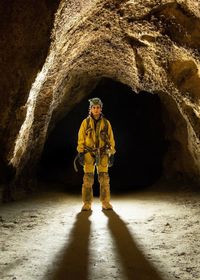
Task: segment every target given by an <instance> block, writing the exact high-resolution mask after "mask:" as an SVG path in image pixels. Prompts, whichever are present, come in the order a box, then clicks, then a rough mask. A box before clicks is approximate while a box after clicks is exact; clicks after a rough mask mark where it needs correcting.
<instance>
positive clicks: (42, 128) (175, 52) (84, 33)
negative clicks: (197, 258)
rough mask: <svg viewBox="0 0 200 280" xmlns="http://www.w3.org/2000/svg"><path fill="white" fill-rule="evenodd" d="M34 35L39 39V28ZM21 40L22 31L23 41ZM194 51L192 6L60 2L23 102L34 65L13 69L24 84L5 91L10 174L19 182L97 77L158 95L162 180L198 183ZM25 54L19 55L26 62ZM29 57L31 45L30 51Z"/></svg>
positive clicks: (199, 90)
mask: <svg viewBox="0 0 200 280" xmlns="http://www.w3.org/2000/svg"><path fill="white" fill-rule="evenodd" d="M47 2H48V1H47ZM49 2H51V1H49ZM25 8H27V10H28V9H30V7H29V6H28V7H25ZM52 10H53V9H51V11H52ZM30 11H31V9H30ZM21 16H22V15H21ZM14 20H15V19H14ZM47 23H48V20H47V21H46V24H47ZM36 31H37V32H38V33H39V34H40V32H41V31H40V29H39V27H38V30H36ZM37 32H36V34H37ZM27 34H29V32H28V30H25V31H24V36H25V35H26V36H28V35H27ZM31 40H32V38H30V42H32V41H31ZM34 40H35V41H37V39H36V35H35V36H34ZM46 44H47V42H46ZM21 47H22V49H23V50H26V49H27V48H28V47H29V46H27V45H26V44H25V43H24V44H23V46H21ZM44 49H45V48H44ZM199 49H200V4H199V1H197V0H193V1H192V0H188V1H187V2H186V1H182V0H179V1H176V2H175V1H174V2H173V1H167V0H162V1H148V0H145V1H139V0H134V1H131V0H129V1H125V0H123V1H122V0H121V1H120V0H116V1H114V0H104V1H95V0H82V1H81V0H79V1H78V0H75V1H61V3H60V6H59V7H58V10H57V13H56V16H55V23H54V29H53V31H52V42H51V45H50V49H49V52H48V56H47V59H46V61H45V63H44V65H43V68H42V70H41V72H40V73H39V74H38V76H37V78H36V80H35V82H34V83H33V84H32V88H31V90H30V93H29V98H28V101H27V103H26V97H27V94H28V91H29V89H30V85H31V83H32V82H33V78H34V77H35V73H36V72H37V71H38V70H39V68H40V66H41V62H42V59H41V58H40V59H39V60H38V62H37V63H36V61H34V62H35V66H34V71H33V68H31V67H28V68H24V67H25V66H24V64H22V65H20V67H19V69H18V73H21V72H22V76H23V79H24V81H25V84H20V85H18V90H17V91H16V90H15V91H13V87H12V88H11V87H10V88H8V92H9V93H10V99H11V100H12V104H9V106H8V104H7V103H6V102H5V110H4V112H5V114H4V115H3V120H1V121H2V126H6V124H7V123H8V119H10V118H11V116H12V119H15V120H16V123H17V125H16V124H11V125H10V126H9V129H8V131H9V140H8V144H7V145H6V149H7V151H8V152H9V153H8V156H7V161H10V163H11V164H12V165H13V166H14V167H15V169H16V171H17V176H19V177H20V176H21V177H23V176H25V177H26V176H27V172H30V170H34V167H35V164H37V161H38V160H39V158H40V155H41V152H42V149H43V145H44V143H45V140H46V136H47V134H48V132H49V131H50V130H51V129H52V128H53V127H54V125H55V124H56V123H57V122H58V121H59V120H60V119H61V118H62V117H63V116H65V115H66V114H67V113H68V112H69V111H70V110H71V109H72V108H73V106H75V105H76V104H77V103H79V102H80V101H81V100H82V98H83V97H84V96H86V95H88V94H89V93H90V92H91V91H92V89H93V88H94V87H95V85H97V83H98V82H99V81H100V80H101V79H102V77H108V78H111V79H113V80H116V81H119V82H121V83H124V84H126V85H128V86H130V87H131V88H132V90H133V94H134V93H140V92H141V91H148V92H151V93H152V94H154V93H156V94H158V95H159V97H160V99H161V101H162V103H163V105H164V107H165V110H166V112H167V113H166V118H165V119H164V120H165V125H166V138H167V139H168V141H169V142H170V146H169V150H168V153H167V155H166V158H165V160H164V166H165V168H164V176H172V177H173V176H176V174H183V175H184V174H185V175H187V176H189V177H193V178H198V177H199V175H200V144H199V139H200V120H199V118H200V102H199V100H200V72H199V66H200V62H199V59H200V55H199ZM45 50H46V49H45ZM29 51H30V50H29ZM29 51H28V52H26V54H27V55H30V56H31V55H32V51H30V52H29ZM37 51H38V52H39V51H40V45H39V44H36V46H35V52H36V53H37ZM39 53H40V52H39ZM40 55H41V53H40ZM43 56H44V54H43ZM19 61H20V59H19ZM39 62H40V63H39ZM10 63H12V62H11V61H10ZM22 63H23V60H22ZM22 70H23V71H22ZM20 71H21V72H20ZM15 82H16V79H13V83H14V85H15ZM21 92H23V94H21V95H20V93H21ZM13 100H15V102H14V101H13ZM11 112H12V114H11ZM13 112H15V115H14V116H13ZM164 115H165V112H164ZM15 127H16V129H15ZM20 127H21V128H20ZM13 129H14V133H11V131H13ZM5 131H7V130H6V129H5ZM16 132H17V133H16ZM22 174H24V175H22ZM25 174H26V175H25ZM31 174H32V173H31ZM25 177H24V178H25Z"/></svg>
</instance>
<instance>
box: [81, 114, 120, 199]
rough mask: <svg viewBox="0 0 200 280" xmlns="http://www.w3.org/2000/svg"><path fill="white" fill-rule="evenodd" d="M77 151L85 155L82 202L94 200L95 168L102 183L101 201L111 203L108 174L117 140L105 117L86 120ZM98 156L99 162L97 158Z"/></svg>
mask: <svg viewBox="0 0 200 280" xmlns="http://www.w3.org/2000/svg"><path fill="white" fill-rule="evenodd" d="M88 118H89V119H88ZM77 151H78V152H79V153H85V154H84V166H83V170H84V177H83V185H82V200H83V202H84V203H88V204H91V203H92V199H93V190H92V186H93V183H94V172H95V166H96V168H97V173H98V180H99V183H100V200H101V202H102V203H104V204H105V203H109V201H110V178H109V174H108V159H109V156H110V155H111V154H114V153H115V152H116V151H115V140H114V136H113V131H112V127H111V124H110V122H109V121H108V120H107V119H105V118H104V117H103V116H101V117H100V119H99V120H98V121H96V120H94V119H93V118H92V117H91V116H88V117H87V118H85V119H84V120H83V121H82V123H81V126H80V129H79V132H78V145H77ZM97 155H98V162H96V159H95V156H97Z"/></svg>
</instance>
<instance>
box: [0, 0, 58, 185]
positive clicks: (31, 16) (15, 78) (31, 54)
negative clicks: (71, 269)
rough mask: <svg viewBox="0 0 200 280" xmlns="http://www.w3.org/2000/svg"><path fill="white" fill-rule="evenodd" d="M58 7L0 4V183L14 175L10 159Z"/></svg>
mask: <svg viewBox="0 0 200 280" xmlns="http://www.w3.org/2000/svg"><path fill="white" fill-rule="evenodd" d="M58 4H59V1H58V0H56V1H52V0H47V1H46V0H40V1H39V0H36V1H30V0H12V1H11V0H6V1H5V0H2V1H1V2H0V37H1V40H0V72H1V77H0V85H1V86H0V88H1V110H0V145H1V147H3V148H1V151H0V184H1V183H5V182H6V181H8V180H9V178H11V177H13V175H14V174H15V170H13V168H12V166H8V162H9V158H10V156H11V154H12V151H13V148H14V145H15V139H16V137H17V135H18V132H19V130H20V127H21V125H22V123H23V122H24V119H25V116H26V109H27V106H26V102H27V98H28V95H29V91H30V89H31V86H32V83H33V82H34V80H35V77H36V75H37V72H38V71H40V70H41V68H42V66H43V64H44V62H45V58H46V56H47V53H48V49H49V45H50V42H51V40H50V36H51V30H52V26H53V22H54V14H55V11H56V10H57V7H58Z"/></svg>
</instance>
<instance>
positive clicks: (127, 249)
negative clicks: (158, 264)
mask: <svg viewBox="0 0 200 280" xmlns="http://www.w3.org/2000/svg"><path fill="white" fill-rule="evenodd" d="M102 212H103V213H104V214H105V215H106V216H107V217H108V227H109V230H110V231H111V234H112V237H113V239H114V241H115V243H116V247H117V250H118V252H119V256H120V257H121V262H122V266H123V268H124V273H125V274H126V276H127V279H130V280H133V279H134V280H162V278H161V276H160V275H159V274H158V272H157V271H156V269H155V268H154V267H153V266H152V265H151V264H150V262H149V261H148V260H147V259H146V258H145V256H144V255H143V254H142V252H141V251H140V250H139V248H138V247H137V245H136V243H135V242H134V240H133V237H132V236H131V234H130V232H129V230H128V228H127V227H126V224H125V223H124V222H123V220H122V219H121V218H120V217H119V216H118V215H117V214H116V213H115V212H114V211H108V210H107V211H106V210H102Z"/></svg>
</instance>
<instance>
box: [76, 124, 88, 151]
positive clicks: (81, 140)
mask: <svg viewBox="0 0 200 280" xmlns="http://www.w3.org/2000/svg"><path fill="white" fill-rule="evenodd" d="M85 126H86V120H83V121H82V123H81V126H80V129H79V132H78V145H77V151H78V153H83V152H84V144H85V129H86V127H85Z"/></svg>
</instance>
